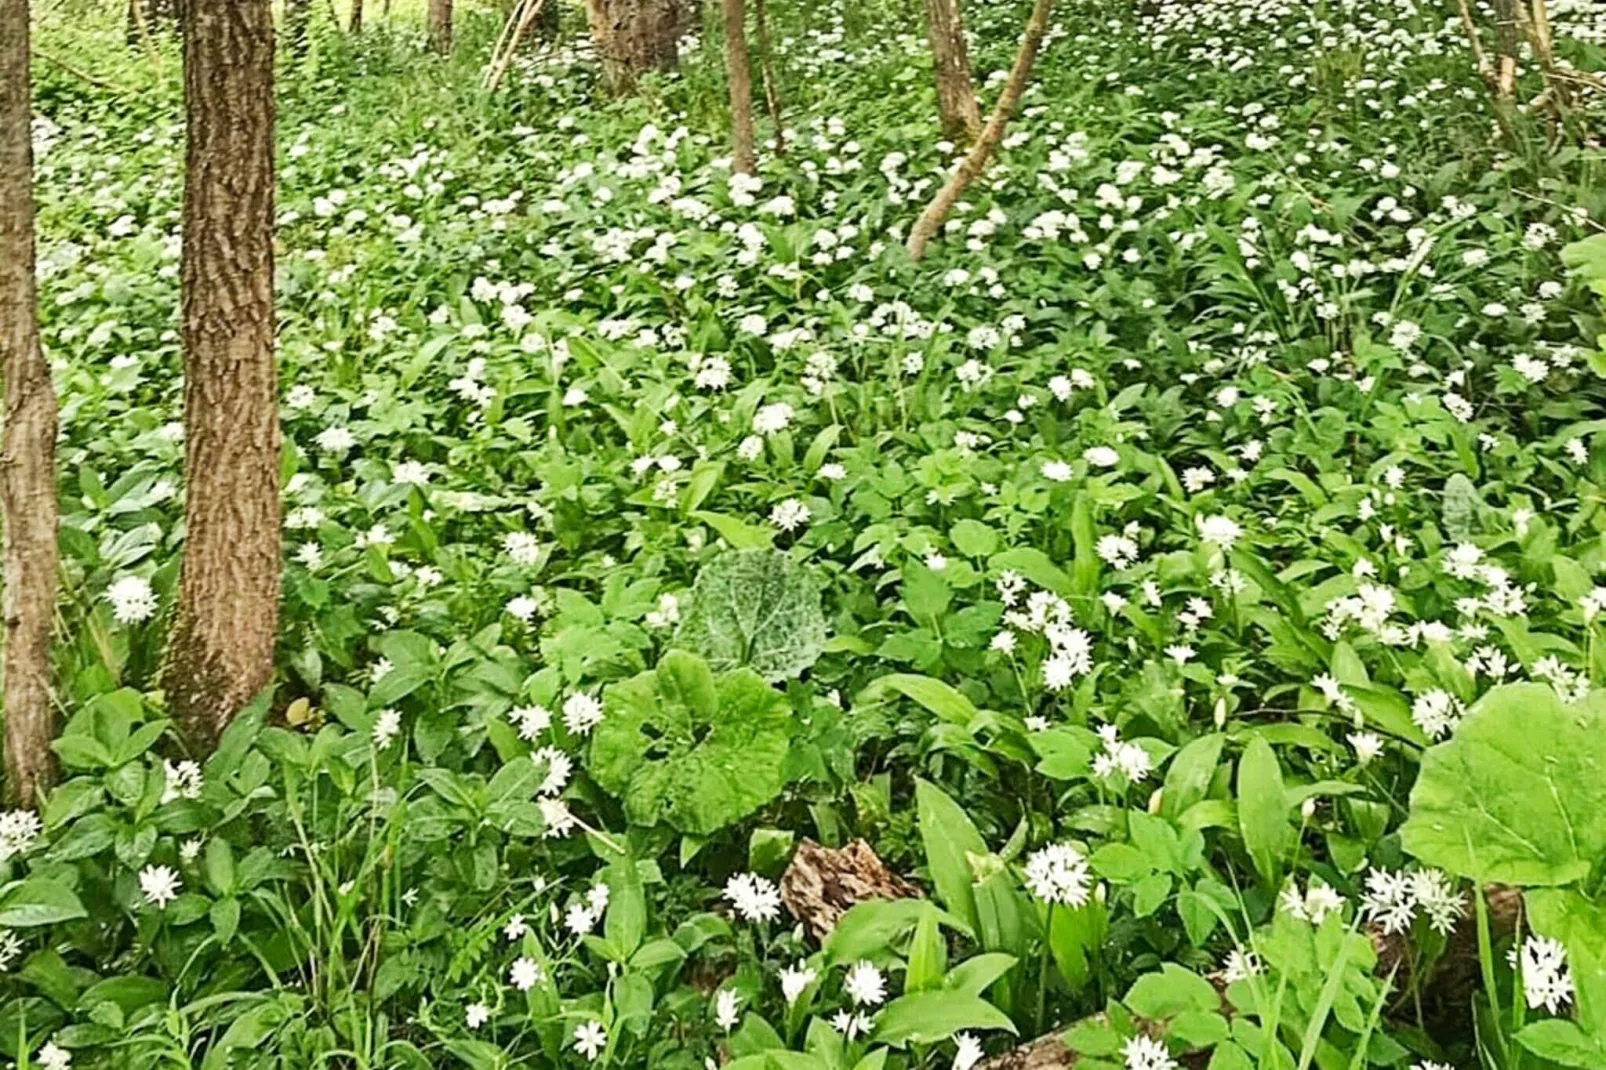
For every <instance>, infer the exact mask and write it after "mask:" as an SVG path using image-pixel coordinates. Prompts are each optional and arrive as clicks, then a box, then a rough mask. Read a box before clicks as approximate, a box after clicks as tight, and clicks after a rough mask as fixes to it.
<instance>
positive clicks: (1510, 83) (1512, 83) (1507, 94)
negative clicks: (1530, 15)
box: [1494, 0, 1519, 100]
mask: <svg viewBox="0 0 1606 1070" xmlns="http://www.w3.org/2000/svg"><path fill="white" fill-rule="evenodd" d="M1494 19H1495V22H1494V41H1495V95H1496V96H1498V97H1500V98H1501V99H1502V100H1510V99H1511V98H1512V96H1513V95H1515V93H1516V91H1517V42H1518V39H1519V34H1518V27H1517V0H1494Z"/></svg>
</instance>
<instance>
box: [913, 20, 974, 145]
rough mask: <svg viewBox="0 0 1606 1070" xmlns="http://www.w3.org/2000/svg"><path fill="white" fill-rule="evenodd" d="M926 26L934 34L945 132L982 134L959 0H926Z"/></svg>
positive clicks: (962, 137) (967, 136) (960, 137)
mask: <svg viewBox="0 0 1606 1070" xmlns="http://www.w3.org/2000/svg"><path fill="white" fill-rule="evenodd" d="M926 28H927V31H928V32H929V33H930V35H931V60H932V67H933V68H934V69H935V73H936V76H937V113H938V114H939V115H940V116H941V118H942V132H943V135H944V136H946V137H949V138H952V139H953V140H955V141H961V142H963V141H974V140H976V139H977V138H978V137H980V136H981V108H980V106H979V105H978V104H977V103H976V87H975V85H974V84H973V83H972V81H971V77H970V53H969V51H968V50H967V49H966V48H965V24H964V20H963V19H962V18H961V17H960V14H959V0H926Z"/></svg>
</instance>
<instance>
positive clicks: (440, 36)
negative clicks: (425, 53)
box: [429, 0, 452, 56]
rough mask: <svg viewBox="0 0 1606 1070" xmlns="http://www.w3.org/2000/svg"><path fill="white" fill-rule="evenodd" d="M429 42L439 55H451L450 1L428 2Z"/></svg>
mask: <svg viewBox="0 0 1606 1070" xmlns="http://www.w3.org/2000/svg"><path fill="white" fill-rule="evenodd" d="M429 40H430V44H432V45H434V46H435V51H437V52H439V53H440V54H441V55H443V56H446V55H450V54H451V51H452V0H429Z"/></svg>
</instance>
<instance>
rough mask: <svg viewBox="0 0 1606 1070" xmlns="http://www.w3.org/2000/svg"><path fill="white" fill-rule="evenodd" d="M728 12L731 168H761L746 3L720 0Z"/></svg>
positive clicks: (746, 171) (743, 171) (749, 170)
mask: <svg viewBox="0 0 1606 1070" xmlns="http://www.w3.org/2000/svg"><path fill="white" fill-rule="evenodd" d="M720 2H721V7H722V9H723V10H724V13H725V80H726V81H727V82H729V83H730V94H731V170H732V171H736V172H738V173H740V174H744V175H750V174H752V173H753V172H755V171H757V170H758V156H757V153H756V152H755V150H754V148H753V143H754V142H755V141H756V140H757V138H756V135H755V134H754V132H753V66H752V63H751V61H750V60H749V58H748V55H747V2H746V0H720Z"/></svg>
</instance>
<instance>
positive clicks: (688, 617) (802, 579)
mask: <svg viewBox="0 0 1606 1070" xmlns="http://www.w3.org/2000/svg"><path fill="white" fill-rule="evenodd" d="M675 645H676V646H678V647H682V648H684V649H687V650H693V651H696V652H697V653H699V654H701V655H702V656H703V657H705V658H707V659H708V663H709V664H710V665H711V666H712V667H713V668H715V669H716V670H725V669H735V668H739V667H742V666H746V667H748V668H750V669H752V670H753V671H754V672H756V673H758V674H759V675H760V676H761V677H763V678H764V679H765V680H769V681H771V682H774V681H777V680H785V679H788V678H789V677H793V676H797V675H798V674H799V673H801V672H802V671H803V670H804V669H807V668H808V667H809V666H810V665H813V664H814V662H815V661H816V660H818V659H819V656H820V652H821V651H822V650H823V649H825V614H824V613H823V612H822V611H821V609H820V589H819V586H818V585H817V584H816V583H815V582H814V578H813V577H812V576H811V575H809V572H808V570H807V569H805V568H804V567H803V566H802V565H799V564H798V563H797V562H795V561H793V560H792V559H791V558H790V557H788V556H786V554H784V553H782V552H780V551H779V550H736V551H734V552H731V553H726V554H722V555H720V556H719V557H716V558H715V559H714V560H712V561H710V562H709V563H708V564H707V565H704V566H703V568H702V569H701V570H700V571H699V572H698V573H697V582H696V583H695V584H694V585H693V586H692V593H691V608H690V609H689V610H687V612H686V614H685V616H684V617H683V618H682V619H681V622H680V628H679V629H678V630H677V631H676V632H675Z"/></svg>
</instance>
